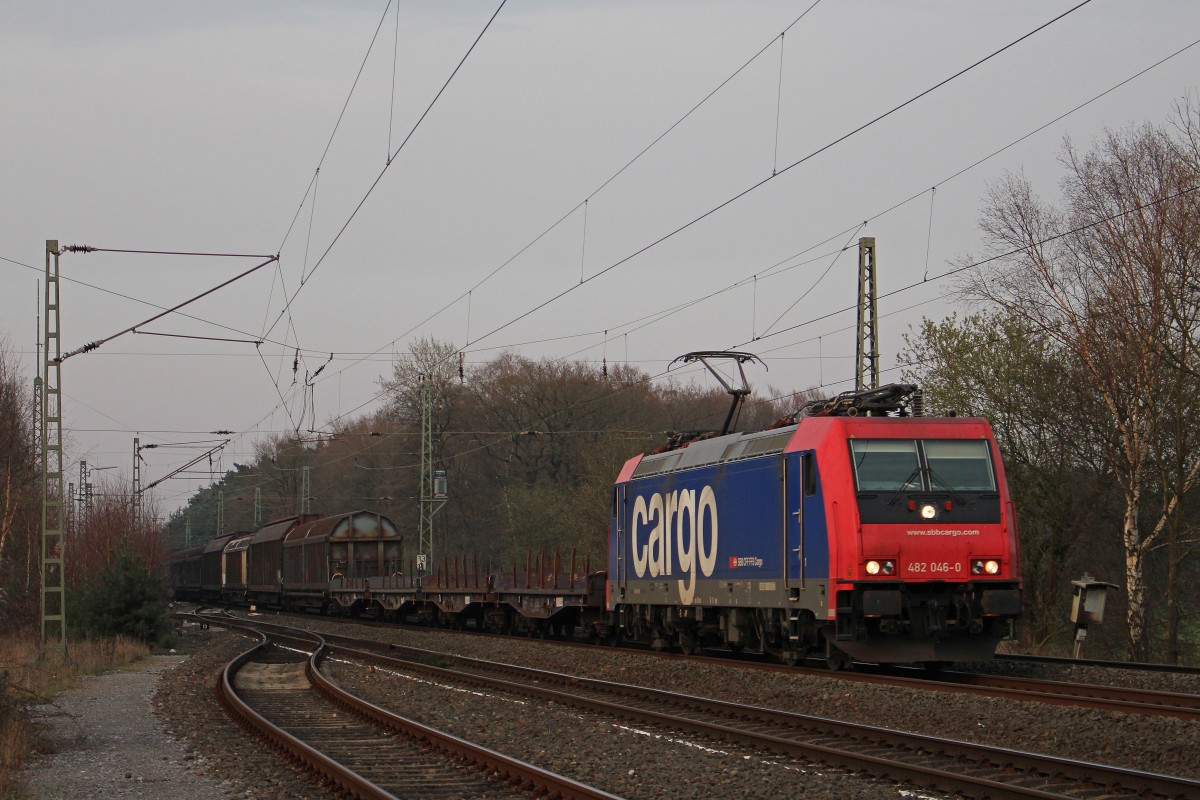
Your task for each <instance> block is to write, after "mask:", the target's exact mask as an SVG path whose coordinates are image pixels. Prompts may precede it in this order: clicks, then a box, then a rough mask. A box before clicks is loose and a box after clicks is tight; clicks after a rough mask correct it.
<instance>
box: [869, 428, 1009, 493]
mask: <svg viewBox="0 0 1200 800" xmlns="http://www.w3.org/2000/svg"><path fill="white" fill-rule="evenodd" d="M850 455H851V456H852V458H853V463H854V482H855V486H856V488H857V489H858V491H859V492H946V491H950V492H995V491H996V474H995V472H994V471H993V469H992V458H991V454H990V453H989V452H988V445H987V442H986V441H983V440H982V439H923V440H913V439H852V440H850Z"/></svg>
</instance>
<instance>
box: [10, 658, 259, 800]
mask: <svg viewBox="0 0 1200 800" xmlns="http://www.w3.org/2000/svg"><path fill="white" fill-rule="evenodd" d="M182 661H184V657H183V656H155V657H154V658H151V659H150V660H148V661H144V662H142V663H141V664H138V665H136V666H135V667H133V668H132V669H131V670H128V671H122V672H113V673H109V674H106V675H100V676H95V677H87V678H83V679H82V680H81V681H80V684H79V686H78V687H76V688H75V689H73V690H71V691H69V692H64V693H63V694H61V695H59V696H58V697H56V698H55V700H54V703H53V704H47V705H42V706H38V707H37V708H35V709H33V715H34V719H35V720H37V722H38V733H39V739H40V741H39V744H40V745H41V749H42V751H43V753H45V755H43V756H42V757H40V758H37V759H36V760H34V761H33V762H32V763H31V765H30V767H29V770H28V772H27V776H26V777H27V779H28V781H29V787H30V793H31V796H32V797H33V798H35V800H67V799H68V798H71V799H73V798H80V800H83V798H130V799H131V800H132V799H133V798H147V800H150V799H151V798H153V800H176V798H178V800H226V798H229V797H232V796H235V794H234V793H235V792H236V789H235V788H234V787H233V786H232V785H231V784H229V783H228V782H219V781H217V780H214V779H212V778H210V777H205V776H203V775H202V774H200V772H201V770H203V768H204V760H203V758H197V756H196V754H195V753H189V752H187V751H186V750H185V748H184V746H183V745H182V743H180V742H179V741H177V740H175V739H173V738H171V737H170V736H168V735H167V734H166V732H165V731H164V727H163V724H162V722H161V721H160V720H159V719H158V718H156V717H155V716H154V714H153V709H152V708H151V698H152V696H153V694H154V685H155V682H156V681H157V680H158V678H159V677H160V676H161V675H162V673H163V672H164V671H165V670H168V669H171V668H173V667H175V666H178V665H179V664H180V663H181V662H182Z"/></svg>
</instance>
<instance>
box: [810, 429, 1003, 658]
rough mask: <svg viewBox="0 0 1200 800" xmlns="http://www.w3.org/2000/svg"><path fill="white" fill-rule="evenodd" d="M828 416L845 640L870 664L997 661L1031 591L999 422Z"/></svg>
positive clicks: (837, 613)
mask: <svg viewBox="0 0 1200 800" xmlns="http://www.w3.org/2000/svg"><path fill="white" fill-rule="evenodd" d="M825 423H826V424H825V425H823V426H821V427H822V428H824V429H825V430H824V435H823V436H821V442H820V444H819V445H818V449H819V451H820V453H821V458H820V460H821V462H822V464H823V468H824V470H825V472H824V474H823V475H822V478H823V480H824V482H825V485H826V486H827V487H833V486H837V487H844V491H842V492H830V493H829V494H828V495H827V498H826V501H827V509H826V511H827V515H828V517H827V518H828V519H829V522H830V525H829V528H830V531H829V538H830V579H831V583H832V584H833V586H832V587H831V589H832V591H831V593H830V594H831V597H830V601H831V602H830V605H829V609H828V618H829V620H831V621H832V622H833V623H834V632H835V644H836V647H837V648H838V649H840V650H842V651H844V652H845V653H847V654H849V655H850V656H852V657H853V658H855V659H859V660H864V661H870V660H888V661H895V660H904V661H925V662H945V661H970V660H976V659H985V658H989V657H991V655H992V654H993V653H994V651H995V648H996V645H997V644H998V643H999V641H1000V640H1001V639H1002V638H1006V637H1012V636H1015V635H1016V632H1017V631H1016V626H1017V623H1018V620H1019V614H1020V607H1021V595H1020V575H1019V570H1018V546H1017V532H1016V522H1015V518H1014V511H1013V506H1012V501H1011V499H1010V497H1009V493H1008V486H1007V482H1006V480H1005V476H1004V467H1003V462H1002V461H1001V458H1000V453H999V450H998V448H997V447H996V443H995V439H994V437H993V435H992V431H991V427H990V426H989V425H988V423H987V421H986V420H982V419H965V418H921V417H901V418H896V417H864V418H858V417H842V418H831V419H828V420H826V421H825ZM801 428H802V430H803V426H801ZM814 432H815V431H814Z"/></svg>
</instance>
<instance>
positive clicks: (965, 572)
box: [606, 353, 1021, 668]
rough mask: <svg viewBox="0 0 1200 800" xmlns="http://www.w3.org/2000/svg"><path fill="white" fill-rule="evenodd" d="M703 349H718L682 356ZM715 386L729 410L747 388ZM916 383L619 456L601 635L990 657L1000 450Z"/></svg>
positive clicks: (1003, 503)
mask: <svg viewBox="0 0 1200 800" xmlns="http://www.w3.org/2000/svg"><path fill="white" fill-rule="evenodd" d="M713 355H721V356H728V355H730V354H726V353H706V354H689V357H692V356H695V357H696V358H697V360H703V356H713ZM733 355H734V356H743V357H745V358H747V359H748V358H752V356H748V354H733ZM741 363H742V361H741V360H739V362H738V364H739V367H740V365H741ZM706 366H707V362H706ZM710 369H711V368H710ZM714 374H715V371H714ZM726 388H727V389H729V388H730V387H729V386H728V385H727V386H726ZM730 392H731V394H734V407H735V408H736V406H737V403H738V401H739V400H740V399H741V397H742V396H744V395H745V394H747V393H748V390H746V389H740V390H730ZM919 398H920V395H919V393H918V392H917V391H916V387H915V386H911V385H903V384H893V385H890V386H885V387H882V388H880V389H876V390H870V391H866V392H848V393H844V394H842V395H839V396H838V397H836V398H834V399H832V400H830V401H823V402H818V403H814V404H810V405H809V406H806V407H805V408H802V409H801V410H800V411H799V412H797V414H796V415H794V416H793V417H792V418H790V419H786V420H782V421H781V422H780V423H778V424H777V427H773V428H772V429H769V430H765V431H759V432H755V433H728V434H724V435H718V436H711V437H709V438H699V439H696V440H693V441H690V442H677V443H676V444H675V445H674V446H672V447H669V448H667V449H666V450H665V451H664V452H656V453H651V454H648V455H640V456H636V457H634V458H632V459H630V460H629V461H628V462H626V464H625V466H624V468H623V469H622V470H621V472H620V475H619V477H618V478H617V481H616V484H615V487H614V490H613V494H612V509H611V521H610V535H609V574H608V578H609V583H608V593H607V597H606V608H607V610H608V612H609V619H610V620H612V624H613V625H614V626H615V627H616V630H617V633H618V635H619V636H620V637H623V638H626V639H632V640H637V641H641V642H645V643H647V644H650V645H652V646H654V647H656V648H660V649H661V648H667V647H677V648H679V649H681V650H683V651H684V652H691V651H693V650H695V649H697V648H699V647H701V646H726V647H728V648H730V649H732V650H735V651H737V650H741V649H743V648H746V649H751V650H761V651H763V652H766V653H769V654H772V655H775V656H776V657H778V658H779V659H781V660H782V661H784V662H786V663H796V662H797V661H799V660H801V659H803V658H806V657H808V656H809V655H813V654H815V655H818V656H821V655H823V656H824V657H825V658H826V659H827V660H828V662H829V664H830V666H832V667H834V668H840V667H843V666H846V665H848V664H849V663H851V662H852V661H853V660H860V661H872V662H924V663H926V664H927V665H931V666H932V665H939V664H941V663H945V662H952V661H973V660H980V659H986V658H990V657H991V656H992V655H993V654H994V652H995V649H996V647H997V645H998V643H999V642H1000V640H1001V639H1004V638H1013V637H1015V636H1016V635H1017V633H1018V631H1017V626H1018V624H1019V617H1020V609H1021V589H1020V577H1019V569H1018V567H1019V560H1018V545H1017V531H1016V519H1015V512H1014V509H1013V504H1012V501H1011V499H1010V497H1009V492H1008V487H1007V484H1006V481H1005V475H1004V466H1003V463H1002V461H1001V458H1000V451H999V449H998V447H997V446H996V441H995V438H994V436H993V435H992V430H991V427H990V426H989V424H988V423H987V421H986V420H983V419H968V418H956V417H942V418H934V417H924V416H921V415H920V414H921V409H920V401H919ZM732 416H733V409H731V410H730V418H732ZM728 421H729V420H728V419H727V420H726V427H728Z"/></svg>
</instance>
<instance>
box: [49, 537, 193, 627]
mask: <svg viewBox="0 0 1200 800" xmlns="http://www.w3.org/2000/svg"><path fill="white" fill-rule="evenodd" d="M72 605H74V609H73V611H74V613H73V614H72V608H71V606H72ZM67 617H68V620H70V621H71V623H72V624H73V625H74V626H75V627H76V628H77V629H78V630H79V631H80V632H81V633H82V634H83V635H85V636H88V637H111V636H128V637H130V638H132V639H137V640H139V641H142V642H146V643H147V644H160V643H165V642H167V640H168V637H169V636H170V633H171V618H170V615H169V613H168V610H167V602H166V597H165V595H164V593H163V589H162V586H161V585H160V584H159V582H158V580H157V579H156V578H155V577H154V576H153V575H151V574H150V570H149V569H148V568H147V567H146V562H145V561H143V560H142V558H141V557H140V556H138V555H136V554H135V553H134V552H133V550H132V549H131V548H130V547H129V545H128V544H121V545H119V546H118V547H117V549H116V550H114V551H113V553H112V555H111V556H110V558H109V560H108V561H107V562H106V563H105V565H104V569H103V570H102V571H101V573H100V575H99V576H97V578H96V580H95V581H94V582H90V583H88V584H86V585H84V586H83V587H82V589H81V590H79V592H78V593H77V595H76V599H75V601H74V603H73V604H72V603H71V602H70V601H68V608H67Z"/></svg>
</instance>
